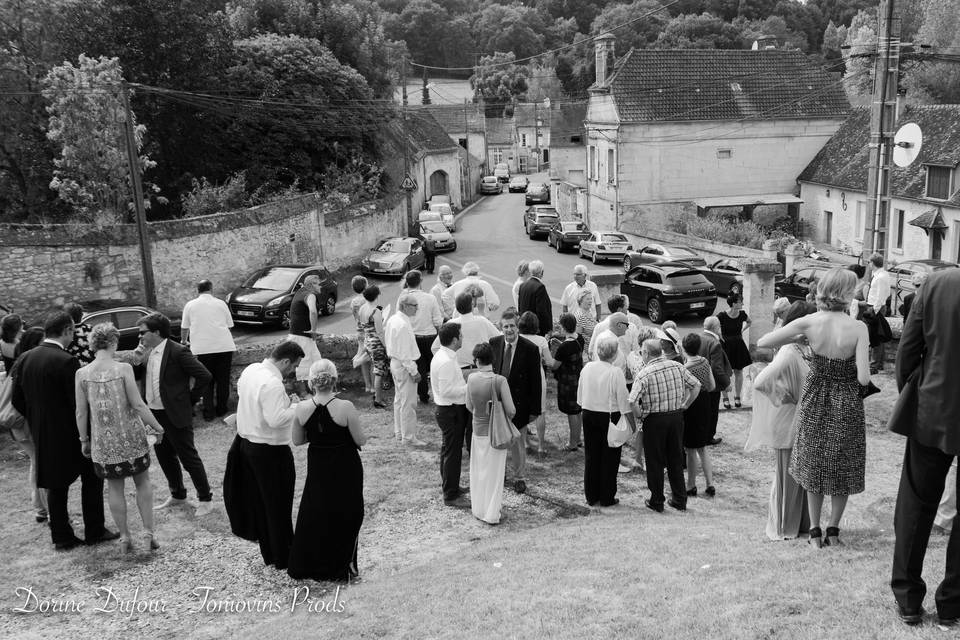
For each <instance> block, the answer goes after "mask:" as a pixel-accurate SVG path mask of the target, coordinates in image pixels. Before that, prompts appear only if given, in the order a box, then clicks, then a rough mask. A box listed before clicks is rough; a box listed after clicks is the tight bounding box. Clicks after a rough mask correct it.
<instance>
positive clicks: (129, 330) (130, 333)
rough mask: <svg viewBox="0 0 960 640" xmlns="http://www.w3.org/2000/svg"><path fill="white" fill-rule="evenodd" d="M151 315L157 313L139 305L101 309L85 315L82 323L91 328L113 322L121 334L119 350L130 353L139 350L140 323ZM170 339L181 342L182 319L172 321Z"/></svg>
mask: <svg viewBox="0 0 960 640" xmlns="http://www.w3.org/2000/svg"><path fill="white" fill-rule="evenodd" d="M151 313H156V312H155V311H154V310H153V309H151V308H150V307H141V306H138V305H134V306H130V307H111V308H109V309H99V310H95V311H89V312H87V313H85V314H83V317H82V318H81V319H80V322H84V323H86V324H88V325H90V326H91V327H93V326H96V325H98V324H101V323H103V322H111V323H113V326H115V327H116V328H117V331H119V332H120V342H119V344H118V345H117V349H118V350H120V351H130V350H133V349H136V348H137V345H138V344H140V333H139V330H138V327H139V324H140V321H141V320H143V319H144V318H145V317H147V316H148V315H150V314H151ZM170 338H171V339H172V340H176V341H177V342H180V319H179V318H176V319H174V318H171V319H170Z"/></svg>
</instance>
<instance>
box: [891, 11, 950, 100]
mask: <svg viewBox="0 0 960 640" xmlns="http://www.w3.org/2000/svg"><path fill="white" fill-rule="evenodd" d="M916 40H917V41H919V42H923V43H924V44H930V45H933V50H934V51H938V50H941V51H942V50H951V49H952V50H954V51H955V50H957V49H960V7H958V3H957V0H925V2H924V3H923V9H922V18H921V24H920V27H919V30H918V31H917V36H916ZM904 84H905V85H906V87H907V89H908V92H909V95H910V96H911V97H912V98H915V99H917V100H919V101H921V102H930V103H938V104H953V103H958V102H960V64H957V63H956V62H923V63H921V64H919V65H917V66H915V67H914V68H912V69H910V70H909V71H908V72H907V79H906V82H905V83H904Z"/></svg>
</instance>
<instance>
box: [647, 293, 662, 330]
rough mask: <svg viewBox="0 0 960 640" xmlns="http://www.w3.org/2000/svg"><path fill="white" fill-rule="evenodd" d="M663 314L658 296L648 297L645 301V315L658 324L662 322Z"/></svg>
mask: <svg viewBox="0 0 960 640" xmlns="http://www.w3.org/2000/svg"><path fill="white" fill-rule="evenodd" d="M663 315H664V314H663V303H662V302H660V298H650V299H649V300H648V301H647V317H648V318H650V322H652V323H654V324H660V323H661V322H663Z"/></svg>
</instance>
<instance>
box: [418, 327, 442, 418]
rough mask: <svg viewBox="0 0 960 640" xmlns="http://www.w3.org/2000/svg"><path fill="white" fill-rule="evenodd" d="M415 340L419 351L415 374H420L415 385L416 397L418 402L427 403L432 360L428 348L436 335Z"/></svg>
mask: <svg viewBox="0 0 960 640" xmlns="http://www.w3.org/2000/svg"><path fill="white" fill-rule="evenodd" d="M414 337H415V338H416V339H417V348H418V349H420V357H419V358H417V373H419V374H420V382H418V383H417V396H418V397H419V398H420V402H423V403H426V402H429V400H430V396H429V392H430V362H431V361H432V360H433V351H431V350H430V347H431V346H432V345H433V341H434V339H435V338H436V337H437V334H433V335H430V336H414Z"/></svg>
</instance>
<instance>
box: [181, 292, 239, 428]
mask: <svg viewBox="0 0 960 640" xmlns="http://www.w3.org/2000/svg"><path fill="white" fill-rule="evenodd" d="M232 326H233V318H232V317H231V316H230V309H229V308H228V307H227V303H226V302H224V301H223V300H220V299H219V298H214V297H213V283H212V282H210V281H209V280H201V281H200V282H198V283H197V297H196V298H194V299H193V300H189V301H188V302H187V304H185V305H183V319H182V320H181V322H180V341H181V342H182V343H183V344H185V345H187V346H189V347H190V351H192V352H193V355H195V356H197V360H199V361H200V364H202V365H203V366H205V367H206V368H207V371H209V372H210V375H212V376H213V382H212V383H211V384H210V385H209V386H208V387H207V389H206V391H204V392H203V419H204V420H206V421H207V422H209V421H211V420H213V419H214V418H219V417H220V416H223V415H226V413H227V401H228V400H229V399H230V365H231V364H232V363H233V352H234V351H236V350H237V346H236V345H235V344H234V342H233V335H232V334H231V333H230V328H231V327H232ZM214 398H216V401H214Z"/></svg>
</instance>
